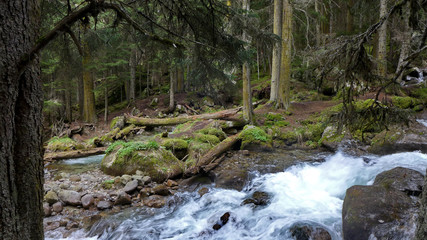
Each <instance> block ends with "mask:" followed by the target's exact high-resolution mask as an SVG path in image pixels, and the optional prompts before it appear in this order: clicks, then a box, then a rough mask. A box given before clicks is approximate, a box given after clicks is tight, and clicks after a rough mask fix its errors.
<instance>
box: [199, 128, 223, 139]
mask: <svg viewBox="0 0 427 240" xmlns="http://www.w3.org/2000/svg"><path fill="white" fill-rule="evenodd" d="M198 133H202V134H205V135H213V136H216V137H217V138H218V139H219V140H220V141H222V140H224V139H226V138H227V134H225V133H224V132H223V131H222V130H221V129H220V128H214V127H208V128H204V129H202V130H199V131H198Z"/></svg>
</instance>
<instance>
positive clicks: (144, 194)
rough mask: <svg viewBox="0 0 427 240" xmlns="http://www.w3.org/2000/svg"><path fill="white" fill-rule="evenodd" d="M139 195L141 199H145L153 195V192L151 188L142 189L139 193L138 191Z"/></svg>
mask: <svg viewBox="0 0 427 240" xmlns="http://www.w3.org/2000/svg"><path fill="white" fill-rule="evenodd" d="M139 194H140V197H141V198H146V197H148V196H150V195H153V194H154V192H153V189H152V188H143V189H141V191H139Z"/></svg>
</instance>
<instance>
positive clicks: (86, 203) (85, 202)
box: [82, 194, 95, 209]
mask: <svg viewBox="0 0 427 240" xmlns="http://www.w3.org/2000/svg"><path fill="white" fill-rule="evenodd" d="M94 202H95V199H94V197H93V195H92V194H86V195H84V196H83V197H82V206H83V208H85V209H88V208H90V206H92V205H93V203H94Z"/></svg>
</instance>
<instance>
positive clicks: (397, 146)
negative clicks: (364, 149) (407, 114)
mask: <svg viewBox="0 0 427 240" xmlns="http://www.w3.org/2000/svg"><path fill="white" fill-rule="evenodd" d="M368 151H370V152H372V153H376V154H385V153H388V154H389V153H394V152H406V151H421V152H424V153H427V131H426V130H425V127H423V126H421V125H417V124H413V125H412V126H411V127H410V128H405V127H402V126H394V127H390V128H389V129H388V130H383V131H382V132H380V133H379V134H377V135H376V136H375V137H374V138H373V139H372V141H371V145H370V147H369V149H368Z"/></svg>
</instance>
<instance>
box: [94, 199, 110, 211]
mask: <svg viewBox="0 0 427 240" xmlns="http://www.w3.org/2000/svg"><path fill="white" fill-rule="evenodd" d="M112 206H113V205H112V204H111V202H110V201H100V202H99V203H98V204H97V205H96V207H97V208H98V209H99V210H105V209H109V208H111V207H112Z"/></svg>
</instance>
